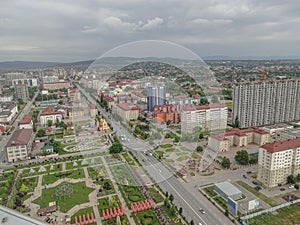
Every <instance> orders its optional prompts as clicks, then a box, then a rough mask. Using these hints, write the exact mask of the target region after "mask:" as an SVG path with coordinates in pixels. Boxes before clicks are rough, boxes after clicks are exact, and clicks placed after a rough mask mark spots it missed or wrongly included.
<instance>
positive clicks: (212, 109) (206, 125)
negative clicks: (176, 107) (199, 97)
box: [181, 103, 227, 134]
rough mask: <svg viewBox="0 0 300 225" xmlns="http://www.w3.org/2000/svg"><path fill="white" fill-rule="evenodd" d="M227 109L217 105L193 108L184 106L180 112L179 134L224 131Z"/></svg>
mask: <svg viewBox="0 0 300 225" xmlns="http://www.w3.org/2000/svg"><path fill="white" fill-rule="evenodd" d="M226 126H227V107H226V106H224V105H221V104H218V103H214V104H210V105H203V106H194V105H185V106H184V107H183V109H182V111H181V132H182V133H183V134H188V133H193V132H195V131H196V130H199V129H201V131H212V130H222V129H226Z"/></svg>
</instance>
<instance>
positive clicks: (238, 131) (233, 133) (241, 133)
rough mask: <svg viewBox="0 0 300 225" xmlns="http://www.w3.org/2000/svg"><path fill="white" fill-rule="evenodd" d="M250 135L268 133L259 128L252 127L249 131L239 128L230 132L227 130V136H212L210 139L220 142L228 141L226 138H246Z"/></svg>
mask: <svg viewBox="0 0 300 225" xmlns="http://www.w3.org/2000/svg"><path fill="white" fill-rule="evenodd" d="M249 133H258V134H268V132H267V131H264V130H262V129H259V128H257V127H252V128H248V129H243V130H242V129H239V128H232V129H230V130H227V131H226V132H225V134H212V135H210V137H212V138H214V139H217V140H219V141H222V140H227V139H226V136H227V137H228V136H240V137H241V136H246V135H247V134H249Z"/></svg>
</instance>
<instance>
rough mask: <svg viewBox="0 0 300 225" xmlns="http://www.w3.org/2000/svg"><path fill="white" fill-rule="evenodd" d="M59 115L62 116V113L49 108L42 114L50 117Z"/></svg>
mask: <svg viewBox="0 0 300 225" xmlns="http://www.w3.org/2000/svg"><path fill="white" fill-rule="evenodd" d="M57 114H61V113H60V112H58V111H56V110H55V108H54V107H48V108H46V109H45V110H44V111H43V112H41V114H40V116H49V115H57Z"/></svg>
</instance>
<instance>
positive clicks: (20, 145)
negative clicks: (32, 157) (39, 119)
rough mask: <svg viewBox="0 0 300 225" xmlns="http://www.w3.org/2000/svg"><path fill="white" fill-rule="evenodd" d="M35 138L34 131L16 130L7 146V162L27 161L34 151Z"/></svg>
mask: <svg viewBox="0 0 300 225" xmlns="http://www.w3.org/2000/svg"><path fill="white" fill-rule="evenodd" d="M33 138H34V135H33V131H32V129H20V130H16V131H15V132H14V133H13V134H12V136H11V138H10V139H9V141H8V142H7V145H6V146H5V149H6V155H7V161H8V162H15V161H17V160H25V159H27V158H28V157H29V154H30V152H31V149H32V142H33Z"/></svg>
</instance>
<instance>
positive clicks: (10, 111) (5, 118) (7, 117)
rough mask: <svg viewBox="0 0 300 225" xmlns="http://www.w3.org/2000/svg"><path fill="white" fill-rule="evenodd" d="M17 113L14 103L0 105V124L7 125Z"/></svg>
mask: <svg viewBox="0 0 300 225" xmlns="http://www.w3.org/2000/svg"><path fill="white" fill-rule="evenodd" d="M17 113H18V106H17V104H16V103H14V102H2V103H0V123H4V124H8V123H10V122H11V121H12V120H13V118H14V117H15V116H16V115H17Z"/></svg>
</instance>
